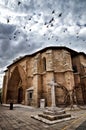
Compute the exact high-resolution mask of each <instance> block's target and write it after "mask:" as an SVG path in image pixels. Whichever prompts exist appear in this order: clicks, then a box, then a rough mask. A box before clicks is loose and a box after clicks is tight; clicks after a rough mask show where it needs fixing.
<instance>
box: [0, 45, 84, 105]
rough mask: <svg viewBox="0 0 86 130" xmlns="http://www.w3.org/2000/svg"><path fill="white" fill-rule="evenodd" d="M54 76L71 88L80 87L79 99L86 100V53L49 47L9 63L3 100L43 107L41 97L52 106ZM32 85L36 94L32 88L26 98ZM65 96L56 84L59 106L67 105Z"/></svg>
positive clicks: (56, 80) (56, 79)
mask: <svg viewBox="0 0 86 130" xmlns="http://www.w3.org/2000/svg"><path fill="white" fill-rule="evenodd" d="M43 59H45V60H43ZM52 79H55V82H56V83H58V84H60V85H61V86H63V87H64V88H66V89H67V90H68V91H69V90H71V89H73V88H74V87H76V88H77V90H76V96H77V99H78V102H80V103H84V104H85V103H86V55H85V54H83V53H77V52H75V51H73V50H70V49H68V48H65V47H48V48H46V49H43V50H41V51H39V52H36V53H34V54H32V55H27V56H24V57H22V58H21V59H17V60H16V61H15V62H13V63H12V64H11V65H10V66H8V67H7V70H6V71H5V76H4V82H3V95H2V96H3V101H2V102H3V103H9V102H11V101H12V102H14V103H23V104H27V105H33V106H37V107H39V106H40V99H45V106H51V104H52V100H51V88H50V87H49V86H48V83H49V82H50V81H51V80H52ZM31 87H33V90H32V94H31V90H30V91H29V93H28V94H27V97H26V90H27V89H29V88H31ZM20 88H22V89H20ZM21 90H22V91H21ZM64 98H65V92H64V91H63V90H62V89H61V88H58V87H56V88H55V99H56V105H58V104H64Z"/></svg>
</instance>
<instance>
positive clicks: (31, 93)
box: [29, 91, 33, 99]
mask: <svg viewBox="0 0 86 130" xmlns="http://www.w3.org/2000/svg"><path fill="white" fill-rule="evenodd" d="M32 97H33V92H32V91H30V92H29V99H32Z"/></svg>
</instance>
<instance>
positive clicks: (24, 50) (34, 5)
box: [0, 0, 86, 69]
mask: <svg viewBox="0 0 86 130" xmlns="http://www.w3.org/2000/svg"><path fill="white" fill-rule="evenodd" d="M0 4H2V5H4V6H1V8H2V10H3V9H4V10H5V9H6V11H5V13H6V15H5V14H3V12H1V11H2V10H0V14H1V17H2V19H0V20H1V23H0V69H2V68H4V67H5V66H7V65H8V64H10V63H12V60H13V59H15V58H16V57H19V56H21V55H25V54H29V53H32V52H34V51H36V50H38V49H40V48H43V47H46V46H49V45H58V46H59V45H62V46H68V47H70V48H72V49H75V50H77V51H84V52H85V51H86V47H85V46H86V41H85V40H86V7H85V6H86V0H54V1H53V0H50V1H48V0H47V1H44V0H29V1H28V0H13V1H12V0H3V1H2V2H0ZM7 9H8V10H9V11H10V12H8V13H7ZM3 19H4V20H3Z"/></svg>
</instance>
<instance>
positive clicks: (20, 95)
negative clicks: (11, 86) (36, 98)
mask: <svg viewBox="0 0 86 130" xmlns="http://www.w3.org/2000/svg"><path fill="white" fill-rule="evenodd" d="M22 101H23V88H22V87H20V88H19V89H18V103H21V102H22Z"/></svg>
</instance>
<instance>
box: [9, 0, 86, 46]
mask: <svg viewBox="0 0 86 130" xmlns="http://www.w3.org/2000/svg"><path fill="white" fill-rule="evenodd" d="M17 4H18V6H21V4H22V3H21V2H20V1H18V3H17ZM55 13H56V11H55V10H52V11H51V19H50V20H49V21H47V22H46V21H45V22H44V23H43V26H45V27H46V29H47V30H49V29H50V28H53V27H54V22H55V17H54V16H55V15H54V14H55ZM34 14H35V15H39V16H41V13H39V14H36V13H34ZM62 16H63V13H62V12H60V13H59V14H58V16H57V17H58V19H60V18H61V17H62ZM28 21H33V15H32V16H30V17H29V18H28ZM9 23H10V19H9V18H7V24H9ZM28 23H29V22H28ZM35 23H39V21H38V20H36V21H35ZM77 26H78V27H80V28H81V26H80V25H77ZM84 26H86V25H84ZM22 28H23V30H25V32H26V25H24V26H23V27H22ZM18 30H19V29H18ZM18 30H17V31H15V32H14V34H13V35H12V36H11V37H9V40H16V38H17V35H20V34H21V30H20V31H18ZM28 31H29V33H30V32H32V31H33V30H32V28H29V30H28ZM62 31H63V33H66V32H67V33H68V29H67V27H66V28H63V30H62ZM49 36H50V37H49ZM27 37H28V36H27ZM27 37H26V39H25V40H26V41H28V38H27ZM43 37H47V40H50V39H52V38H54V35H53V34H52V32H51V35H48V33H44V34H43ZM79 38H80V36H79V32H77V33H76V39H77V40H79ZM58 39H59V37H58V36H57V38H56V39H55V40H56V41H58ZM82 40H83V41H85V39H82ZM69 44H72V43H71V42H69Z"/></svg>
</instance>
